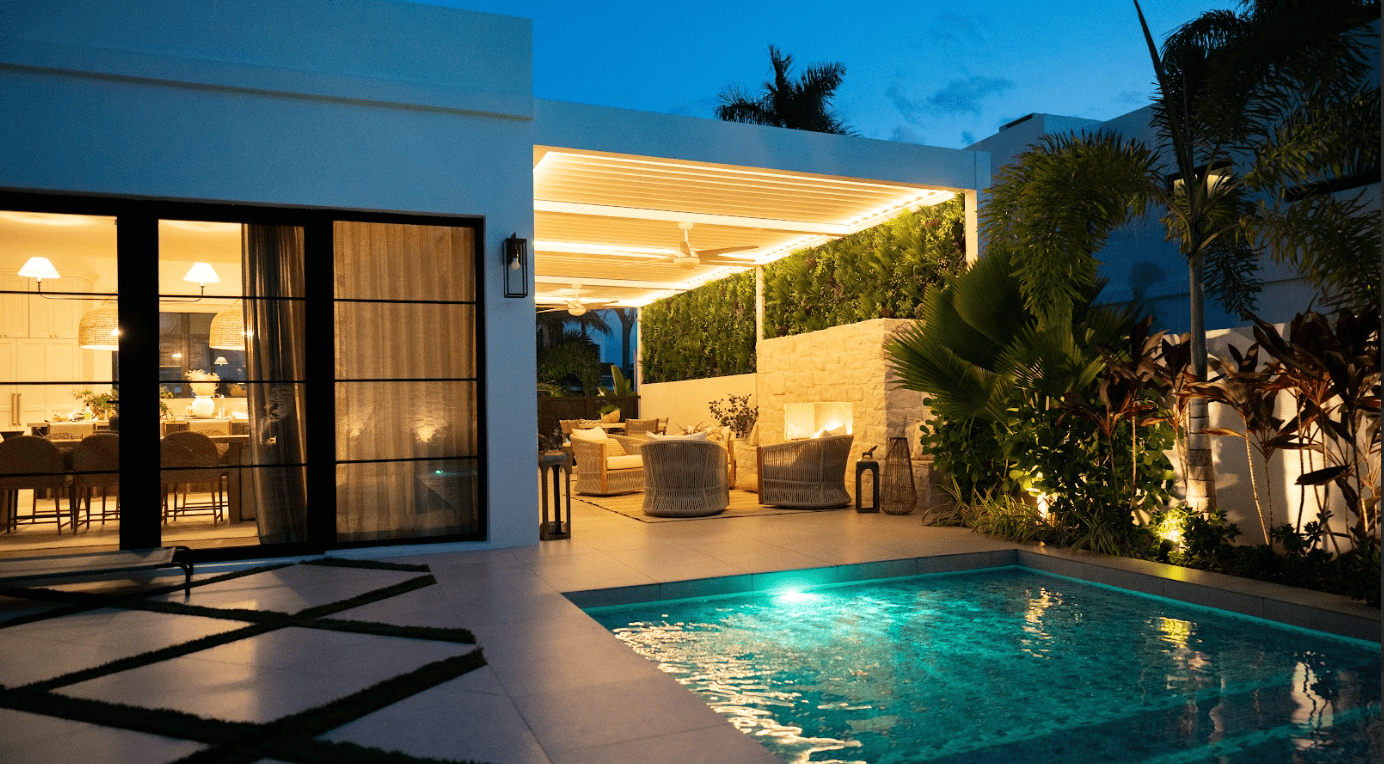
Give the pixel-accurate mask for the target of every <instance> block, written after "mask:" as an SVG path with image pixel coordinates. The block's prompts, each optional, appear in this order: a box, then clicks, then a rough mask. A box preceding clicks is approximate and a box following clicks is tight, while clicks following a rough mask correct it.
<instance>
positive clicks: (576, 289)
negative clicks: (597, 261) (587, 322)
mask: <svg viewBox="0 0 1384 764" xmlns="http://www.w3.org/2000/svg"><path fill="white" fill-rule="evenodd" d="M559 291H571V293H572V296H571V297H567V298H561V299H563V304H562V305H554V306H552V307H549V308H546V309H544V310H540V311H538V312H539V313H560V312H563V311H566V312H567V313H570V314H571V315H573V316H581V315H585V314H586V312H587V311H588V310H595V309H598V308H603V307H605V306H607V305H613V304H615V303H616V302H618V301H617V300H583V299H582V298H581V284H573V285H572V288H571V289H570V290H559Z"/></svg>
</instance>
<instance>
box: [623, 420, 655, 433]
mask: <svg viewBox="0 0 1384 764" xmlns="http://www.w3.org/2000/svg"><path fill="white" fill-rule="evenodd" d="M658 431H659V429H658V420H657V419H626V420H625V434H626V435H640V434H644V433H650V432H658Z"/></svg>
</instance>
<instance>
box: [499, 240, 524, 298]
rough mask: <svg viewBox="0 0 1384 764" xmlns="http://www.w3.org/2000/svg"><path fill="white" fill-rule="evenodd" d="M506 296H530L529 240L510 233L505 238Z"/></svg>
mask: <svg viewBox="0 0 1384 764" xmlns="http://www.w3.org/2000/svg"><path fill="white" fill-rule="evenodd" d="M503 249H504V256H505V297H528V296H529V242H528V240H527V239H521V238H519V234H517V233H514V234H510V236H509V238H508V239H505V244H504V247H503Z"/></svg>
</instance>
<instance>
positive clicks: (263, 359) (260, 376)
mask: <svg viewBox="0 0 1384 764" xmlns="http://www.w3.org/2000/svg"><path fill="white" fill-rule="evenodd" d="M243 242H244V248H243V249H244V252H243V257H242V260H241V270H242V274H243V276H244V282H243V283H244V294H245V300H244V304H245V326H246V330H247V338H246V343H245V365H246V374H247V375H248V376H249V379H250V380H251V381H250V383H249V384H247V385H246V408H247V410H248V412H249V415H250V448H249V455H250V463H251V465H253V466H252V469H251V470H250V476H251V482H252V484H253V488H252V490H253V496H254V498H255V504H256V506H255V519H256V523H257V524H258V527H259V537H260V542H261V543H264V544H279V543H289V542H299V541H306V540H307V474H306V468H305V467H303V466H301V465H303V464H305V463H306V462H307V430H306V420H305V417H306V415H307V408H306V401H305V400H304V397H303V385H302V384H299V383H298V382H297V381H298V380H302V379H303V378H304V376H305V368H304V357H305V354H304V336H303V334H304V328H305V326H304V313H303V307H304V306H303V302H302V300H285V299H274V298H283V297H302V296H303V229H302V228H298V227H293V226H269V225H247V226H245V227H244V239H243Z"/></svg>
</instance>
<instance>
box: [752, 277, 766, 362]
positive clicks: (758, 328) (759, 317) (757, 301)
mask: <svg viewBox="0 0 1384 764" xmlns="http://www.w3.org/2000/svg"><path fill="white" fill-rule="evenodd" d="M762 339H764V266H762V265H756V266H755V267H754V346H755V348H758V347H759V341H760V340H762Z"/></svg>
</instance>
